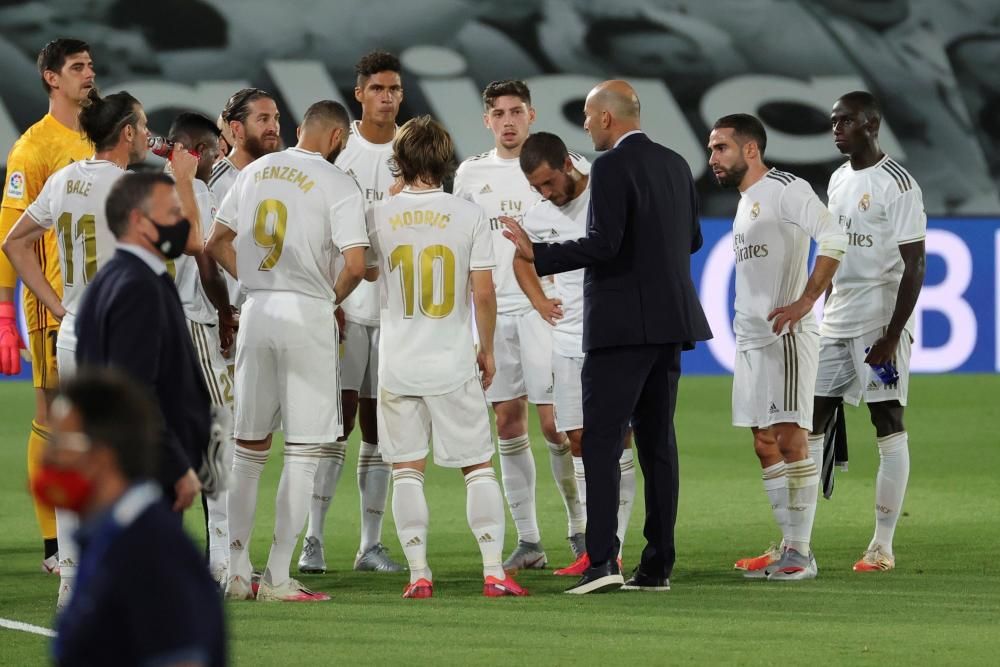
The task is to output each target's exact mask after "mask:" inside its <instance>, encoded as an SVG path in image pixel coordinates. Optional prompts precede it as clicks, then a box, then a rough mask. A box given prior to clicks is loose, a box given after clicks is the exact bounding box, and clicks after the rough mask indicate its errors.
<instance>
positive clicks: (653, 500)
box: [504, 81, 712, 594]
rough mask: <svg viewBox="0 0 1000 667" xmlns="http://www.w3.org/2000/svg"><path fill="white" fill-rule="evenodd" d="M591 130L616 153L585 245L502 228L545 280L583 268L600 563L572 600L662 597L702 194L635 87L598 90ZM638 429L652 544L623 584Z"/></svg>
mask: <svg viewBox="0 0 1000 667" xmlns="http://www.w3.org/2000/svg"><path fill="white" fill-rule="evenodd" d="M583 127H584V129H585V130H586V131H587V132H588V133H589V134H590V137H591V139H592V140H593V142H594V148H596V149H597V150H598V151H607V153H606V154H605V155H601V156H600V157H598V158H597V160H595V161H594V164H593V168H592V169H591V172H590V211H589V214H588V220H587V236H586V237H585V238H582V239H578V240H571V241H563V242H562V243H534V244H532V243H531V240H530V239H529V237H528V235H527V233H526V232H525V231H524V229H523V228H521V226H520V225H518V224H517V223H515V222H512V221H507V222H505V223H504V224H505V226H506V227H507V232H506V234H507V235H508V238H510V239H511V240H512V241H513V242H514V243H515V245H516V247H517V253H518V255H519V256H521V257H523V258H524V259H526V260H528V261H531V262H534V265H535V271H536V272H537V273H538V275H540V276H544V275H551V274H556V273H564V272H566V271H573V270H576V269H580V268H583V269H586V272H585V277H584V286H585V287H584V297H583V298H584V328H583V351H584V353H585V355H586V356H585V357H584V362H583V370H582V381H583V439H582V442H581V445H582V448H583V465H584V472H585V474H586V481H587V552H588V554H589V555H590V561H591V564H590V568H589V569H587V570H585V571H584V573H583V576H582V577H581V578H580V580H579V581H578V582H577V583H576V584H574V585H573V586H572V587H570V588H569V589H568V590H567V591H566V592H567V593H573V594H587V593H596V592H603V591H608V590H612V589H616V588H625V589H626V590H646V591H664V590H669V588H670V579H669V577H670V573H671V570H672V569H673V565H674V560H675V548H674V522H675V521H676V518H677V482H678V474H677V441H676V439H675V437H674V425H673V418H674V408H675V407H676V404H677V385H678V381H679V379H680V374H681V365H680V357H681V350H682V349H685V348H687V349H690V348H691V347H693V343H694V341H698V340H706V339H708V338H710V337H711V335H712V333H711V330H710V329H709V326H708V322H707V321H706V319H705V314H704V313H703V312H702V309H701V304H700V303H699V301H698V293H697V291H696V290H695V287H694V283H693V281H692V280H691V258H690V255H691V253H693V252H696V251H697V250H698V249H699V248H701V246H702V236H701V227H700V225H699V222H698V197H697V194H696V192H695V186H694V179H693V178H692V176H691V170H690V168H689V167H688V165H687V162H685V161H684V158H682V157H681V156H680V155H678V154H677V153H676V152H674V151H672V150H670V149H669V148H666V147H665V146H661V145H659V144H657V143H654V142H653V141H652V140H650V139H649V137H647V136H646V135H645V134H644V133H643V132H642V129H641V124H640V106H639V97H638V96H637V95H636V93H635V90H633V89H632V86H630V85H629V84H628V83H627V82H625V81H605V82H603V83H601V84H599V85H597V86H596V87H594V88H593V90H591V91H590V94H588V95H587V101H586V103H585V105H584V125H583ZM630 421H631V423H632V425H633V426H634V429H635V440H636V444H637V445H638V446H637V451H638V455H639V465H640V466H641V468H642V472H643V476H644V478H645V500H646V525H645V528H644V531H643V532H644V535H645V536H646V540H647V544H646V547H645V549H644V550H643V552H642V560H641V561H640V563H639V565H638V567H636V569H635V571H634V573H633V575H632V577H631V578H630V579H629V580H628V582H624V580H623V578H622V575H621V569H620V567H619V565H618V563H617V559H616V556H617V555H618V546H619V545H618V538H617V537H616V535H615V532H616V529H617V516H618V497H619V488H618V487H619V477H620V469H619V466H618V460H619V458H620V457H621V455H622V443H623V441H624V439H625V433H626V430H627V429H628V427H629V422H630ZM623 583H624V584H625V585H624V587H623Z"/></svg>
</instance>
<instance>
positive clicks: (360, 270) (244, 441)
mask: <svg viewBox="0 0 1000 667" xmlns="http://www.w3.org/2000/svg"><path fill="white" fill-rule="evenodd" d="M349 122H350V121H349V118H348V115H347V110H346V109H344V107H343V106H342V105H341V104H339V103H337V102H330V101H322V102H317V103H315V104H313V105H312V106H310V107H309V109H308V110H307V111H306V114H305V117H304V118H303V120H302V124H301V125H300V126H299V128H298V133H297V134H298V138H299V141H298V144H297V145H296V146H295V147H294V148H289V149H287V150H285V151H281V152H280V153H272V154H271V155H266V156H264V157H262V158H260V159H259V160H257V161H256V162H254V163H253V164H252V165H250V166H248V167H247V168H245V169H244V170H243V171H242V172H241V173H240V175H239V177H238V178H237V179H236V183H234V184H233V187H232V189H231V190H230V193H229V194H228V195H227V196H226V199H225V200H223V202H222V205H221V206H220V208H219V213H218V215H217V216H216V218H215V224H214V225H213V227H212V233H211V235H210V237H209V239H208V243H207V246H206V247H207V249H208V252H209V253H210V254H211V255H212V257H214V258H215V260H216V261H218V262H219V264H221V265H222V266H223V268H225V270H226V271H228V272H229V274H230V275H232V276H233V277H234V278H239V279H240V281H241V283H242V284H243V285H244V286H245V287H246V289H247V300H246V303H245V304H244V306H243V312H242V326H241V327H240V330H239V334H238V341H237V345H236V378H235V379H236V384H235V389H236V396H235V398H236V429H235V431H236V433H235V435H236V449H235V453H234V456H233V474H232V482H231V485H230V488H229V534H230V545H231V550H230V567H229V581H228V583H227V585H226V596H227V597H229V598H234V599H248V598H252V597H253V596H254V594H253V588H252V584H251V567H250V559H249V547H250V535H251V532H252V529H253V520H254V513H255V511H256V507H257V489H258V486H259V483H260V476H261V473H262V472H263V469H264V465H265V463H266V462H267V458H268V453H269V450H270V448H271V436H272V434H273V433H274V431H276V430H277V429H278V428H279V427H281V428H282V429H283V431H284V435H285V447H284V459H285V460H284V466H283V467H282V473H281V481H280V482H279V483H278V492H277V499H276V502H275V521H274V536H273V540H272V546H271V553H270V556H269V558H268V561H267V568H266V569H265V570H264V574H263V576H262V577H261V581H260V588H259V591H258V593H257V599H258V600H273V601H287V602H296V601H308V600H326V599H329V596H328V595H325V594H323V593H314V592H312V591H310V590H308V589H306V588H305V587H303V586H302V585H301V584H300V583H299V582H297V581H296V580H295V579H292V578H291V576H290V574H289V569H290V566H291V561H292V553H293V551H294V550H295V543H296V542H297V541H298V537H299V533H300V532H301V530H302V526H303V525H304V524H305V521H306V516H307V515H308V513H309V500H310V497H311V495H312V490H313V481H314V477H315V475H316V466H317V462H318V461H319V460H320V459H321V458H322V457H323V456H324V452H325V451H326V450H328V449H329V448H330V447H332V446H333V443H334V442H335V441H336V440H337V439H339V438H340V437H341V436H342V435H343V420H342V419H341V411H340V409H341V406H340V362H339V358H338V357H339V349H338V347H339V346H338V343H337V335H338V326H337V323H336V320H335V317H334V311H335V309H336V307H337V304H338V303H340V302H342V301H343V300H344V299H345V298H347V295H348V294H350V293H351V291H353V290H354V288H355V287H356V286H357V285H358V283H359V282H360V281H361V279H362V277H363V276H364V274H365V258H364V251H365V249H366V248H367V247H368V234H367V231H366V229H365V219H364V215H365V207H364V197H363V195H362V193H361V190H360V189H359V188H358V184H357V183H356V182H355V181H354V179H352V178H350V177H349V176H348V175H347V174H345V173H344V172H343V171H341V170H340V169H338V168H336V167H335V166H334V165H333V164H331V161H332V160H333V159H334V158H335V157H336V155H337V154H338V153H339V152H340V151H341V150H342V149H343V147H344V143H345V142H346V140H347V132H348V125H349ZM238 136H239V135H237V137H238ZM338 266H342V267H343V268H342V269H340V270H338Z"/></svg>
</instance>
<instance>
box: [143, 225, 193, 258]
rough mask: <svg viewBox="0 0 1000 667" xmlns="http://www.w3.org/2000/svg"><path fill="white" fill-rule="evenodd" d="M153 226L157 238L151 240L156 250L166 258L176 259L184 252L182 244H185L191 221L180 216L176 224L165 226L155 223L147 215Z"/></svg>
mask: <svg viewBox="0 0 1000 667" xmlns="http://www.w3.org/2000/svg"><path fill="white" fill-rule="evenodd" d="M146 219H147V220H149V221H150V222H151V223H153V226H154V227H156V234H157V238H156V241H154V242H153V245H155V246H156V248H157V250H159V251H160V252H161V253H163V256H164V257H166V258H167V259H177V258H178V257H180V256H181V255H182V254H184V246H186V245H187V239H188V232H190V231H191V223H190V222H188V221H187V218H181V219H180V220H178V221H177V224H176V225H171V226H169V227H168V226H166V225H160V224H157V223H156V221H155V220H153V219H152V218H149V217H147V218H146Z"/></svg>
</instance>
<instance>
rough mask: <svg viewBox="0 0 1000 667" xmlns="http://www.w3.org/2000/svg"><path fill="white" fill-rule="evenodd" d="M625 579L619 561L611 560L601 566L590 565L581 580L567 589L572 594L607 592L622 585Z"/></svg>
mask: <svg viewBox="0 0 1000 667" xmlns="http://www.w3.org/2000/svg"><path fill="white" fill-rule="evenodd" d="M623 583H625V579H624V578H623V577H622V571H621V570H620V569H618V563H617V562H615V561H614V560H610V561H608V562H607V563H605V564H604V565H601V566H600V567H590V568H587V569H586V570H585V571H584V572H583V576H582V577H580V580H579V581H578V582H576V583H575V584H573V585H572V586H570V587H569V588H567V589H566V592H567V593H569V594H570V595H586V594H587V593H607V592H609V591H616V590H618V589H620V588H621V587H622V584H623Z"/></svg>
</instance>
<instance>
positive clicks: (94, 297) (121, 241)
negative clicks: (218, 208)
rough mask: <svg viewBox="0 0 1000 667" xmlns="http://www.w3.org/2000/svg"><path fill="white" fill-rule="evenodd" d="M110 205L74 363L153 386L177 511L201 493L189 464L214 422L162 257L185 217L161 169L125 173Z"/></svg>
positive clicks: (163, 466) (165, 472)
mask: <svg viewBox="0 0 1000 667" xmlns="http://www.w3.org/2000/svg"><path fill="white" fill-rule="evenodd" d="M106 211H107V219H108V227H109V228H110V229H111V232H112V233H113V234H114V235H115V238H116V239H118V249H117V250H116V251H115V254H114V256H113V257H112V258H111V259H110V260H109V261H108V263H107V264H105V265H104V266H103V267H102V268H101V269H100V270H99V271H98V272H97V275H96V276H94V279H93V281H91V283H90V285H89V286H88V287H87V291H86V292H85V293H84V297H83V303H82V304H81V306H80V312H79V313H78V314H77V318H76V335H77V346H76V361H77V364H78V365H79V366H80V367H81V368H83V367H85V366H112V367H116V368H119V369H121V370H123V371H124V372H125V373H126V374H127V375H129V376H131V377H132V378H133V379H135V380H137V381H138V382H139V383H140V384H143V385H145V386H147V387H149V389H150V390H151V392H152V394H153V397H154V399H155V402H156V404H157V405H158V406H159V408H160V412H161V413H162V416H163V424H164V432H163V438H162V443H163V447H162V449H161V451H160V462H159V465H158V468H157V475H156V478H157V481H158V482H159V483H160V486H161V487H162V488H163V491H164V494H165V496H166V497H167V498H168V499H169V500H170V501H171V503H172V505H173V508H174V510H175V511H183V510H185V509H187V507H188V506H190V505H191V502H192V501H193V500H194V498H195V496H196V495H197V494H198V492H199V491H200V490H201V484H200V483H199V481H198V476H197V475H196V474H195V471H196V470H198V469H199V467H200V465H201V461H202V457H203V455H204V453H205V449H206V447H207V446H208V443H209V428H210V423H211V415H210V410H211V400H210V398H209V394H208V387H206V386H205V380H204V378H203V377H202V373H201V370H200V368H199V366H198V360H197V357H196V356H195V351H194V347H193V346H192V343H191V336H190V335H188V331H187V324H186V321H185V319H184V310H183V309H182V308H181V301H180V297H179V296H178V294H177V288H176V286H175V285H174V281H173V278H171V276H170V274H169V273H168V272H167V264H166V260H167V259H172V258H175V257H177V256H179V255H180V252H181V251H182V250H183V249H184V247H185V245H186V244H187V243H188V237H189V234H190V223H189V222H188V221H187V220H186V219H185V218H183V217H182V215H181V210H180V202H179V200H178V197H177V193H176V191H175V187H174V181H173V180H172V179H171V178H170V177H169V176H166V175H164V174H126V175H125V176H123V177H122V178H121V179H120V180H119V181H118V182H117V183H115V185H114V186H113V187H112V189H111V192H110V193H109V194H108V199H107V203H106ZM199 236H200V234H199Z"/></svg>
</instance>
